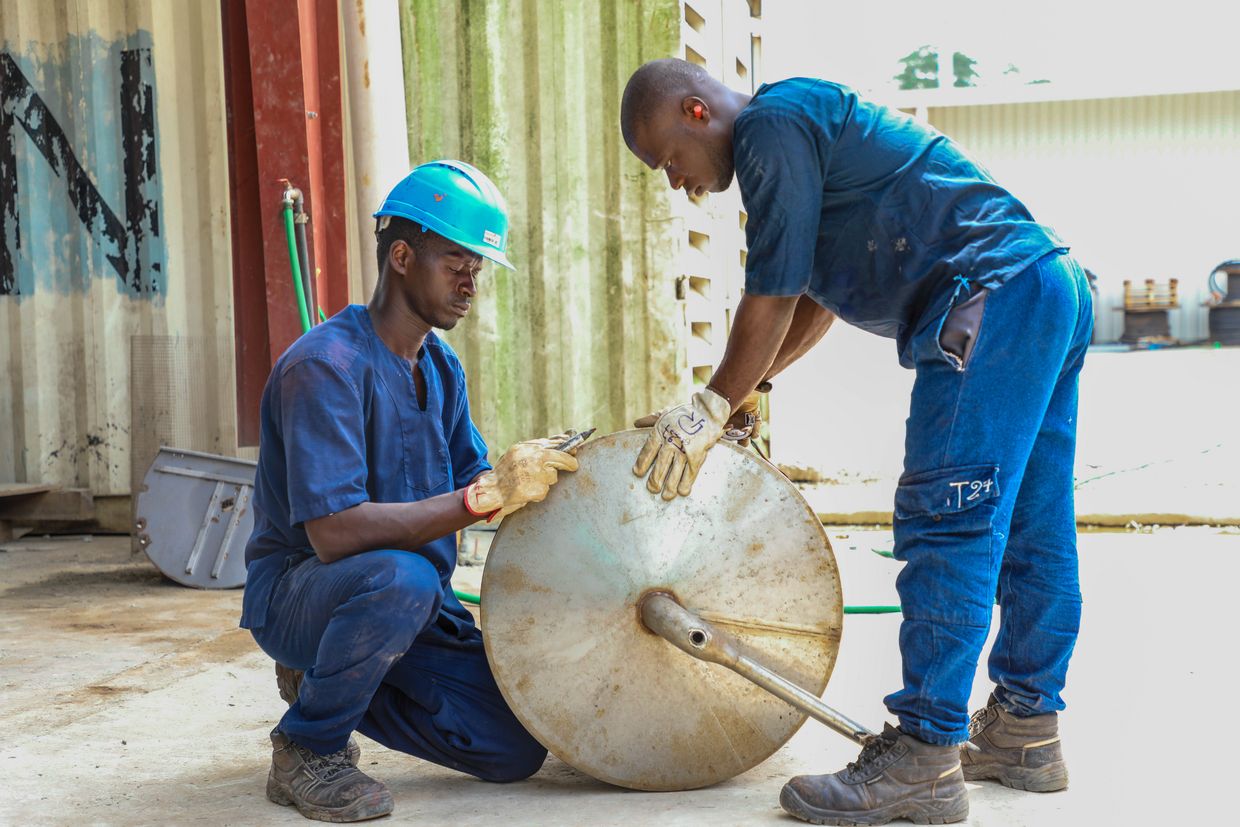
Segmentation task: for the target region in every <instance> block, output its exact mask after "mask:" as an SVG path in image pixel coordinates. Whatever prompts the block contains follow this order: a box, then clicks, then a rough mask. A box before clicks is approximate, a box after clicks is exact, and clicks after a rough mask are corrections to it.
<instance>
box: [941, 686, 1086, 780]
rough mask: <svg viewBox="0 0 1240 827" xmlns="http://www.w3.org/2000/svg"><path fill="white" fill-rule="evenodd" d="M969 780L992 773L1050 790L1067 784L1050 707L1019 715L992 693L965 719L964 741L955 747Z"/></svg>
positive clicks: (1055, 720) (1056, 718)
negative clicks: (958, 746) (1035, 713)
mask: <svg viewBox="0 0 1240 827" xmlns="http://www.w3.org/2000/svg"><path fill="white" fill-rule="evenodd" d="M960 763H961V765H962V766H963V768H964V777H965V778H966V779H968V780H969V781H982V780H985V779H993V780H995V781H998V782H999V783H1000V784H1003V785H1004V786H1007V787H1012V788H1014V789H1017V790H1030V791H1031V792H1036V793H1050V792H1055V791H1056V790H1062V789H1065V788H1067V786H1068V767H1067V765H1066V764H1064V761H1063V749H1062V748H1061V745H1060V743H1059V716H1058V715H1056V714H1055V713H1054V712H1048V713H1046V714H1045V715H1034V716H1032V717H1029V718H1019V717H1017V716H1015V715H1013V714H1012V713H1011V712H1008V711H1007V710H1006V709H1004V708H1003V707H1002V706H1000V705H999V702H998V701H997V700H995V696H994V695H991V696H990V700H989V701H987V703H986V706H984V707H983V708H981V709H979V710H978V711H977V712H974V713H973V717H972V718H971V719H970V720H969V741H968V743H966V744H962V745H961V747H960Z"/></svg>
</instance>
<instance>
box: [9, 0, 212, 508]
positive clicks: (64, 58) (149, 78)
mask: <svg viewBox="0 0 1240 827" xmlns="http://www.w3.org/2000/svg"><path fill="white" fill-rule="evenodd" d="M220 43H221V33H220V12H219V4H218V3H209V2H208V3H165V2H159V0H99V2H82V0H5V3H4V11H3V17H2V18H0V69H2V74H0V94H2V95H3V97H2V98H0V186H3V190H0V245H2V251H3V258H2V259H0V371H3V375H2V376H0V422H3V423H4V424H3V427H0V481H6V480H8V481H31V482H48V483H56V484H60V485H64V486H72V487H88V488H90V489H92V490H93V491H94V492H95V493H96V494H126V493H128V492H129V487H130V451H129V446H130V436H131V430H132V426H131V422H130V411H131V406H132V400H131V398H130V385H131V382H130V379H131V372H130V348H131V339H132V338H133V337H135V336H137V337H152V338H144V339H140V340H139V342H140V344H141V343H143V342H145V343H146V345H147V346H149V347H154V348H160V347H163V348H170V349H171V350H170V351H169V353H170V355H172V356H175V355H176V354H175V351H176V350H177V344H176V343H177V342H178V341H180V340H181V339H182V338H183V339H184V340H185V341H187V342H193V343H195V344H194V345H193V348H194V349H195V352H202V353H205V356H204V357H203V358H195V359H194V360H193V362H194V364H195V365H196V367H197V372H196V374H195V375H193V376H188V375H187V376H183V377H175V378H174V381H179V382H183V383H185V385H184V386H183V387H176V386H174V387H173V389H172V390H173V393H172V394H171V396H170V402H169V405H170V407H171V409H170V410H166V411H161V414H162V415H163V416H165V417H167V418H168V419H169V420H170V421H191V420H192V421H194V422H195V423H198V425H197V427H196V428H195V436H196V437H197V439H198V444H197V446H184V447H200V448H203V449H206V450H219V451H223V452H230V451H231V450H232V449H233V446H235V444H236V437H235V410H234V407H233V404H234V403H233V399H234V395H233V388H234V387H235V377H234V367H233V355H232V354H233V346H232V336H233V330H232V288H231V278H232V272H231V270H232V268H231V260H230V250H229V226H228V215H229V210H228V200H229V192H228V164H227V143H226V138H225V113H224V96H223V91H222V83H223V67H222V62H221V47H220ZM168 336H171V337H177V338H175V339H173V340H172V342H171V344H169V343H168V340H166V339H162V338H159V337H168ZM203 343H206V344H205V348H204V347H203ZM157 355H158V354H157ZM191 382H192V383H194V385H195V387H197V388H198V389H199V393H197V394H196V395H197V397H198V398H199V399H202V398H205V399H206V400H207V409H206V410H205V411H204V410H190V408H191V407H198V408H201V405H192V404H191V401H190V393H189V388H188V385H189V383H191ZM204 389H205V390H204ZM136 390H137V392H139V393H141V392H142V391H143V389H142V388H136ZM162 390H164V391H166V390H167V389H162ZM182 390H183V391H184V392H182ZM137 425H138V426H143V425H150V423H137Z"/></svg>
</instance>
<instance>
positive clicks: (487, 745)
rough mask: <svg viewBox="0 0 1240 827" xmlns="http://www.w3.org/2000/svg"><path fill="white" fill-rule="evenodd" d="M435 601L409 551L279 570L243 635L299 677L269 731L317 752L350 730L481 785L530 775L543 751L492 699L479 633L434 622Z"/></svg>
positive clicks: (438, 588) (422, 562)
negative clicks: (257, 619)
mask: <svg viewBox="0 0 1240 827" xmlns="http://www.w3.org/2000/svg"><path fill="white" fill-rule="evenodd" d="M442 603H443V587H442V585H441V583H440V581H439V573H438V572H437V571H436V570H435V567H434V565H432V564H431V563H430V562H429V561H428V560H427V559H426V558H424V557H420V556H418V555H417V554H412V553H410V552H405V551H369V552H364V553H362V554H357V555H354V556H352V557H346V558H345V559H343V560H338V561H336V562H334V563H329V564H324V563H322V562H320V561H319V560H318V559H317V558H314V557H311V558H307V559H305V560H304V561H302V562H299V563H297V564H296V565H294V566H292V568H290V569H288V570H287V571H286V572H285V573H284V574H283V575H282V577H281V578H280V580H279V582H278V583H277V585H276V587H275V589H274V590H273V592H272V598H271V605H270V608H269V609H268V612H267V618H266V622H265V623H264V624H263V626H262V628H259V629H255V630H253V632H254V639H255V640H256V641H257V642H258V645H259V646H260V647H262V649H263V651H265V652H266V653H267V654H269V655H271V657H272V658H274V659H275V660H277V661H278V662H280V663H282V664H284V665H285V666H290V667H292V668H294V669H302V670H305V677H304V678H303V680H302V683H301V690H300V693H299V696H298V698H297V702H296V703H294V704H293V705H292V706H291V707H289V709H288V712H286V713H285V715H284V717H283V718H282V719H281V721H280V725H279V726H280V729H281V730H282V731H283V732H285V733H286V734H287V735H288V736H289V737H290V738H292V739H293V740H294V741H295V742H297V743H299V744H301V745H302V746H304V747H307V748H309V749H311V750H313V751H314V752H317V753H320V754H326V753H331V752H335V751H337V750H340V749H343V748H344V746H345V744H346V743H347V741H348V738H349V734H350V733H351V732H353V731H354V730H357V731H358V732H361V733H363V734H365V735H367V736H369V737H370V738H373V739H374V740H376V741H378V742H379V743H381V744H383V745H384V746H386V747H389V748H391V749H394V750H399V751H400V752H405V753H408V754H409V755H414V756H416V757H418V758H422V759H425V760H427V761H431V762H433V763H436V764H440V765H442V766H445V767H450V768H452V769H454V770H460V771H461V772H466V773H469V774H470V775H474V776H477V777H478V778H482V779H485V780H487V781H516V780H519V779H522V778H526V777H528V776H530V775H533V774H534V773H535V772H537V771H538V768H539V767H541V766H542V763H543V760H544V759H545V758H546V757H547V751H546V749H544V748H543V747H542V745H540V744H539V743H538V742H537V741H535V740H534V738H533V737H532V736H531V735H530V734H529V733H528V732H526V730H525V728H524V727H523V726H522V725H521V723H520V722H519V721H518V720H517V719H516V716H514V715H513V714H512V711H511V710H510V709H509V708H508V705H507V704H506V703H505V702H504V698H503V696H501V695H500V692H499V689H498V688H497V687H496V685H495V680H494V678H492V676H491V669H490V666H489V665H488V664H487V659H486V654H485V652H484V651H483V648H482V635H481V633H480V632H479V631H478V629H477V627H474V626H472V625H469V626H467V627H465V628H464V629H463V630H462V631H460V632H457V631H450V630H449V629H448V628H445V626H442V625H440V624H439V623H437V622H436V618H437V617H438V616H439V610H440V606H441V605H442Z"/></svg>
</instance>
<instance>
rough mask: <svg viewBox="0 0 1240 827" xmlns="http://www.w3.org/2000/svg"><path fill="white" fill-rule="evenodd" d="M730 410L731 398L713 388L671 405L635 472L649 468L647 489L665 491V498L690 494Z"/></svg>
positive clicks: (638, 462) (643, 471)
mask: <svg viewBox="0 0 1240 827" xmlns="http://www.w3.org/2000/svg"><path fill="white" fill-rule="evenodd" d="M731 413H732V406H731V404H729V403H728V400H726V399H724V398H723V397H722V396H720V395H719V394H717V393H715V392H714V391H712V390H711V389H710V388H707V389H705V390H703V391H700V392H698V393H695V394H693V398H692V399H691V400H690V401H689V402H688V404H685V405H677V406H676V407H675V408H671V409H670V410H668V411H666V412H664V413H662V414H661V415H660V416H659V418H658V419H657V420H656V421H655V423H654V430H653V431H652V432H651V434H650V437H649V439H647V440H646V444H645V445H644V446H643V447H642V451H641V453H640V454H638V456H637V464H636V465H634V466H633V473H634V474H636V475H637V476H639V477H644V476H646V472H647V471H649V472H650V476H649V477H648V478H647V480H646V488H647V489H648V490H649V491H650V492H651V493H658V492H659V491H662V492H663V499H665V500H672V499H675V498H676V496H677V495H678V494H679V495H680V496H682V497H687V496H689V492H690V491H691V490H692V489H693V482H694V480H696V479H697V475H698V472H699V471H701V470H702V463H703V462H705V461H706V452H707V451H709V450H710V448H711V446H713V445H714V444H715V443H716V442H718V441H719V437H721V436H723V428H724V424H725V423H726V422H727V421H728V416H729V415H730V414H731ZM638 421H639V422H640V421H641V420H638ZM652 466H653V469H652Z"/></svg>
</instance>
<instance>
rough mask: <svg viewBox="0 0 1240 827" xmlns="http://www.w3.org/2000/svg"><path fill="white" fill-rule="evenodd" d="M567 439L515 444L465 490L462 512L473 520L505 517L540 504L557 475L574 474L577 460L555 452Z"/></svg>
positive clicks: (562, 436)
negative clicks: (561, 472)
mask: <svg viewBox="0 0 1240 827" xmlns="http://www.w3.org/2000/svg"><path fill="white" fill-rule="evenodd" d="M567 438H568V437H567V436H565V435H563V434H561V435H559V436H555V437H548V438H547V439H531V440H527V441H525V442H518V443H517V444H516V445H514V446H512V447H511V448H509V449H508V451H507V452H505V454H504V455H503V456H502V457H500V460H499V462H497V463H496V464H495V467H494V468H493V469H491V470H490V471H487V472H485V473H483V474H482V475H481V476H479V477H478V478H477V479H476V480H474V481H473V482H472V483H470V484H469V486H468V487H467V488H466V489H465V508H467V509H469V513H470V514H473V515H474V516H475V517H486V518H487V522H491V520H494V519H495V518H496V517H506V516H508V515H509V514H511V513H512V512H514V511H516V510H517V509H519V508H522V507H524V506H526V505H529V504H530V503H537V502H542V501H543V500H544V499H545V498H546V496H547V492H548V491H549V490H550V489H551V486H553V485H555V483H556V480H558V479H559V472H560V471H576V470H577V458H576V457H574V456H573V455H572V454H570V453H566V452H564V451H558V450H556V448H555V446H556V445H559V444H560V443H562V442H564V440H565V439H567Z"/></svg>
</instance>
